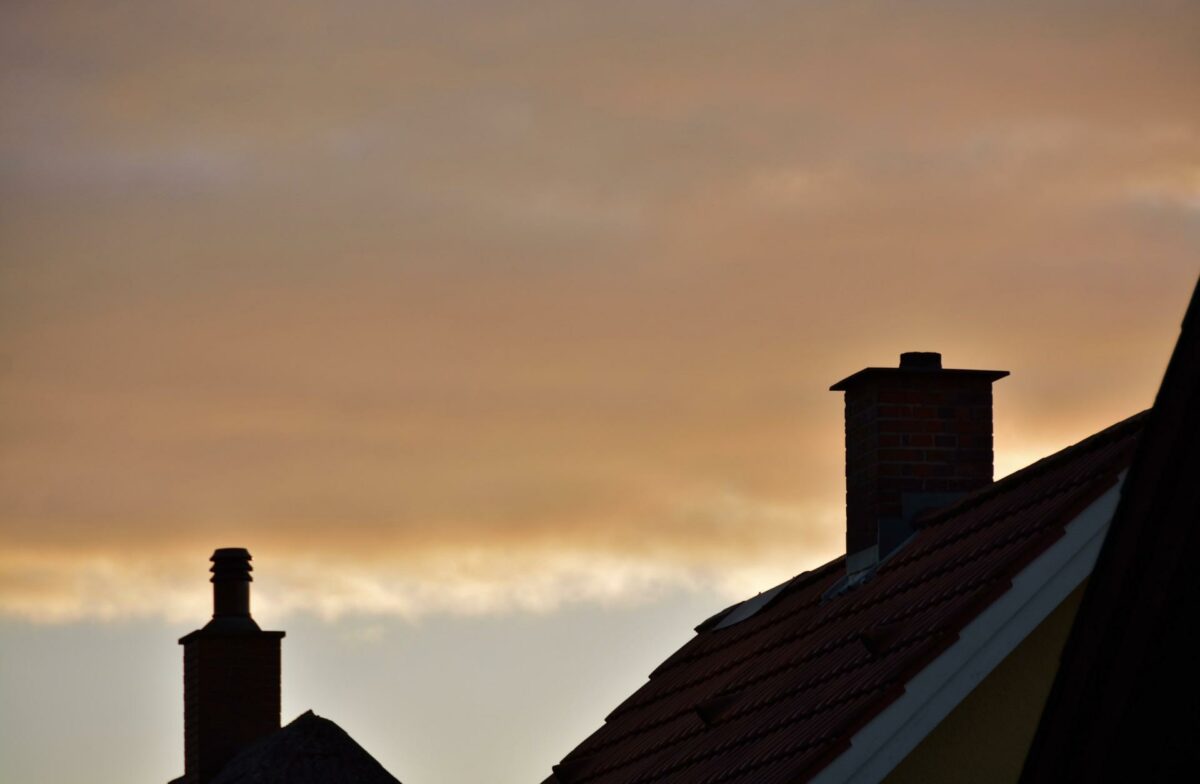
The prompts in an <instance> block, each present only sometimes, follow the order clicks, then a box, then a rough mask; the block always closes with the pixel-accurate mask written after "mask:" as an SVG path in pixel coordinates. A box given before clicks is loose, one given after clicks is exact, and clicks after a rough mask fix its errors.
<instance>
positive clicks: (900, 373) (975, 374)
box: [830, 351, 1008, 575]
mask: <svg viewBox="0 0 1200 784" xmlns="http://www.w3.org/2000/svg"><path fill="white" fill-rule="evenodd" d="M1007 375H1008V371H1007V370H953V369H945V368H943V367H942V355H941V354H938V353H935V352H928V351H910V352H907V353H904V354H901V355H900V367H898V368H875V367H872V368H866V369H865V370H860V371H859V372H857V373H855V374H854V375H852V376H849V377H847V378H844V379H842V380H841V381H839V382H837V383H836V384H834V385H833V386H832V387H830V389H831V390H833V391H836V392H845V394H846V569H847V572H848V573H849V574H850V575H855V574H859V573H864V572H865V571H866V570H868V569H870V568H871V567H873V566H874V565H875V564H876V563H878V562H879V560H880V559H881V558H884V557H886V556H887V555H888V553H890V552H891V551H892V550H894V549H895V548H896V547H898V546H899V545H900V544H902V543H903V542H904V540H905V539H907V538H908V536H909V535H910V534H911V532H912V528H911V523H912V520H913V518H914V517H916V515H917V514H918V513H920V512H921V511H923V510H925V509H929V508H931V507H939V506H945V505H947V504H949V503H951V502H953V501H954V500H956V499H957V498H958V497H959V496H962V495H964V494H965V493H968V492H970V491H971V490H976V489H978V488H980V487H984V486H986V485H989V484H991V482H992V382H994V381H996V380H997V379H1001V378H1004V377H1005V376H1007Z"/></svg>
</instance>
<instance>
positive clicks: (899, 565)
mask: <svg viewBox="0 0 1200 784" xmlns="http://www.w3.org/2000/svg"><path fill="white" fill-rule="evenodd" d="M1143 417H1144V415H1142V414H1139V415H1137V416H1134V417H1131V418H1129V419H1127V420H1124V421H1122V422H1120V423H1118V424H1116V425H1113V426H1112V427H1110V428H1108V429H1106V430H1104V431H1102V432H1100V433H1098V434H1096V435H1094V436H1092V437H1091V438H1089V439H1087V440H1085V441H1082V442H1080V443H1078V444H1076V445H1074V446H1071V447H1068V448H1067V449H1064V450H1063V451H1061V452H1059V453H1057V454H1056V455H1052V456H1051V457H1048V458H1046V459H1044V460H1041V461H1039V462H1037V463H1034V464H1033V465H1031V466H1029V467H1028V468H1026V469H1024V470H1022V471H1019V472H1017V473H1015V474H1012V475H1011V476H1009V477H1006V478H1005V479H1003V480H1001V481H999V482H997V483H995V484H993V485H991V486H989V487H987V488H984V489H983V490H980V491H978V492H976V493H973V494H971V495H969V496H967V497H966V498H964V499H962V500H961V501H960V502H958V503H957V504H955V505H953V506H952V507H949V508H947V509H944V510H941V511H939V512H938V513H936V514H934V515H931V516H928V517H925V518H923V519H921V520H919V521H918V522H917V524H916V527H917V530H916V533H915V534H914V536H913V538H912V539H911V540H910V541H909V542H908V543H907V544H906V545H905V546H904V547H903V548H901V549H900V550H898V551H897V552H896V553H895V554H894V555H893V556H892V557H891V558H889V559H888V560H887V561H885V562H884V563H883V564H881V565H880V567H879V570H878V572H877V573H876V575H875V576H874V577H873V578H872V579H870V580H869V581H867V582H865V583H863V584H861V585H859V586H857V587H855V588H853V589H851V590H849V591H847V592H845V593H843V594H841V595H836V596H832V597H830V598H826V597H825V595H826V594H827V592H829V591H830V589H832V588H834V587H835V585H836V584H837V583H838V581H839V579H840V578H841V577H842V576H843V574H844V566H843V559H842V558H838V559H836V560H834V561H832V562H830V563H828V564H826V565H824V566H822V567H820V568H818V569H815V570H813V571H811V572H805V573H803V574H800V575H798V576H797V577H795V578H793V579H792V580H791V581H790V582H789V583H787V584H786V585H785V586H784V587H783V588H782V590H780V591H778V592H777V593H776V594H775V595H774V596H773V597H771V599H770V601H768V602H767V603H766V604H765V606H763V607H762V608H761V609H759V610H758V611H757V612H756V613H754V614H753V615H751V616H750V617H749V618H747V619H746V620H743V621H741V622H739V623H736V624H733V625H728V626H725V627H724V628H722V627H721V624H720V621H721V620H722V618H723V617H724V616H725V614H727V613H731V612H733V611H734V610H735V609H736V608H737V607H739V606H740V605H734V607H731V608H729V609H728V610H726V611H724V612H723V613H720V614H718V615H716V616H714V617H713V618H710V619H709V620H708V621H706V622H705V623H703V624H701V625H700V626H699V627H697V632H698V634H697V635H696V636H695V637H694V638H693V639H692V640H690V641H689V642H688V643H687V644H686V645H684V646H683V647H682V648H680V649H679V650H678V651H676V652H675V653H674V654H673V655H672V656H671V657H670V658H668V659H667V660H666V661H665V662H663V664H662V665H660V666H659V667H658V668H657V669H656V670H655V671H654V672H653V673H652V674H651V676H650V680H649V681H648V682H647V683H646V684H645V685H644V686H643V687H642V688H641V689H639V690H638V691H637V692H635V693H634V694H633V695H632V696H631V697H629V698H628V699H627V700H625V701H624V702H623V703H621V705H619V706H618V707H617V708H616V710H614V711H613V712H612V713H611V714H609V716H608V717H607V719H606V722H605V724H604V726H602V727H601V728H600V729H599V730H597V731H596V732H595V733H593V734H592V735H591V736H590V737H589V738H587V739H586V740H585V741H584V742H583V743H581V744H580V745H579V746H578V747H577V748H576V749H575V750H574V751H572V752H571V753H570V754H569V755H567V757H566V758H565V759H564V760H563V762H562V763H560V764H559V765H557V766H555V768H554V773H553V774H552V775H551V776H550V777H549V778H548V779H546V782H545V784H633V783H634V782H639V783H641V782H645V783H649V782H687V783H688V784H702V783H708V784H716V782H744V783H746V784H749V783H750V782H754V784H769V783H770V782H776V781H779V782H794V781H797V780H806V779H808V778H810V777H811V776H812V775H814V774H815V773H817V772H818V771H820V769H821V768H823V767H824V766H825V765H827V764H828V763H829V762H830V761H831V760H833V759H834V758H836V757H837V756H838V755H839V754H841V753H842V752H843V751H844V750H845V749H846V748H847V747H848V744H849V740H850V738H851V736H852V735H853V734H854V733H855V732H856V731H857V730H858V729H859V728H861V727H862V726H863V725H865V724H866V723H867V722H868V721H870V720H871V719H872V718H873V717H875V716H876V715H878V714H879V713H880V712H881V711H882V710H883V709H884V708H885V707H887V706H888V705H889V704H891V703H892V702H893V701H894V700H895V699H896V698H897V697H898V696H899V695H901V694H902V693H903V691H904V684H905V683H906V682H907V681H908V680H909V679H910V678H911V677H912V676H913V675H915V674H916V673H917V672H919V671H920V670H921V669H922V668H923V667H924V666H925V665H926V664H928V663H929V662H930V661H932V660H933V659H934V658H936V657H937V656H938V655H939V654H940V653H942V652H943V651H945V650H946V649H947V648H948V647H949V646H950V645H951V644H952V643H953V642H954V641H955V639H956V636H957V634H958V632H959V631H960V630H961V629H962V628H963V627H964V626H965V625H966V624H967V623H968V622H970V621H971V620H972V619H973V618H975V617H976V616H977V615H978V614H979V613H980V612H981V611H982V610H983V609H984V608H986V607H987V606H988V605H990V604H991V603H992V602H993V601H994V600H995V599H997V598H998V597H1000V596H1001V595H1003V594H1004V593H1005V592H1006V591H1007V590H1008V588H1009V586H1010V580H1011V579H1012V578H1013V577H1014V575H1016V574H1017V573H1018V572H1020V571H1021V569H1022V568H1023V567H1024V566H1025V565H1026V564H1028V563H1029V562H1030V561H1032V560H1033V559H1034V558H1035V557H1037V556H1038V555H1039V554H1041V553H1042V552H1044V551H1045V550H1046V549H1047V548H1049V547H1050V546H1051V545H1052V544H1053V543H1054V542H1055V541H1056V540H1058V539H1059V538H1060V537H1062V535H1063V531H1064V526H1066V524H1067V523H1068V522H1070V521H1071V520H1072V519H1074V518H1075V517H1076V516H1077V515H1078V514H1079V512H1081V511H1082V510H1083V509H1084V508H1085V507H1087V506H1088V505H1089V504H1090V503H1091V502H1092V501H1094V500H1095V499H1097V498H1098V497H1099V496H1100V495H1101V494H1103V493H1104V492H1105V491H1106V490H1108V489H1109V488H1111V487H1112V486H1113V485H1114V484H1115V483H1116V481H1117V477H1118V474H1119V473H1120V472H1121V471H1122V470H1123V469H1124V468H1125V467H1126V466H1127V465H1128V463H1129V460H1130V455H1131V453H1132V450H1133V447H1134V445H1135V442H1136V440H1137V437H1138V434H1139V433H1140V430H1141V426H1142V420H1143Z"/></svg>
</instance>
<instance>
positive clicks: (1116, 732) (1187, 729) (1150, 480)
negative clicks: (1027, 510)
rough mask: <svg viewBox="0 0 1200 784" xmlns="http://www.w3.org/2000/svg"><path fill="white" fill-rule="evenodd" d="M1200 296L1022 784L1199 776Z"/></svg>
mask: <svg viewBox="0 0 1200 784" xmlns="http://www.w3.org/2000/svg"><path fill="white" fill-rule="evenodd" d="M1197 442H1200V285H1197V288H1196V291H1195V293H1193V295H1192V301H1191V305H1190V306H1189V308H1188V312H1187V315H1185V316H1184V320H1183V324H1182V328H1181V334H1180V337H1179V341H1178V343H1176V345H1175V351H1174V353H1173V355H1172V357H1171V361H1170V364H1169V365H1168V366H1167V371H1166V374H1165V375H1164V377H1163V382H1162V385H1161V386H1160V387H1159V391H1158V396H1157V398H1156V399H1155V402H1154V408H1153V409H1151V412H1150V416H1149V419H1148V420H1147V422H1146V434H1145V435H1144V436H1143V438H1142V442H1141V444H1140V445H1139V446H1138V451H1137V455H1136V456H1135V458H1134V462H1133V466H1132V467H1131V468H1130V470H1129V477H1128V479H1127V481H1126V482H1125V485H1124V486H1123V488H1122V491H1121V502H1120V505H1119V506H1118V508H1117V511H1116V514H1115V516H1114V518H1113V523H1112V529H1111V530H1110V532H1109V535H1108V538H1107V539H1106V540H1105V543H1104V547H1103V549H1102V550H1101V552H1100V557H1099V560H1098V561H1097V563H1096V568H1095V570H1094V571H1093V572H1092V577H1091V581H1090V583H1089V585H1088V589H1087V592H1086V593H1085V594H1084V598H1083V602H1082V604H1081V605H1080V608H1079V614H1078V616H1077V617H1076V621H1075V624H1074V626H1073V627H1072V629H1071V635H1070V637H1069V638H1068V640H1067V644H1066V647H1065V648H1064V649H1063V653H1062V664H1061V667H1060V668H1059V674H1058V677H1057V678H1056V680H1055V683H1054V688H1053V689H1052V691H1051V693H1050V698H1049V699H1048V700H1047V702H1046V708H1045V710H1044V712H1043V715H1042V721H1041V725H1040V727H1039V729H1038V734H1037V736H1036V737H1035V739H1034V744H1033V747H1032V749H1031V750H1030V754H1029V757H1028V759H1027V761H1026V766H1025V771H1024V774H1023V777H1022V780H1023V781H1026V782H1048V781H1101V780H1105V779H1106V778H1107V777H1111V776H1113V775H1115V774H1114V772H1115V771H1125V770H1137V771H1138V772H1139V774H1140V776H1141V777H1142V778H1143V779H1144V780H1147V781H1151V780H1153V781H1168V780H1184V779H1188V778H1191V777H1193V776H1194V775H1195V770H1196V766H1197V764H1200V749H1198V748H1197V745H1196V727H1197V723H1198V721H1200V719H1198V715H1200V714H1197V705H1200V678H1197V677H1196V664H1195V658H1196V654H1195V642H1194V639H1195V634H1196V621H1197V619H1198V618H1200V580H1198V579H1197V577H1196V558H1197V554H1198V553H1200V449H1197V446H1196V445H1197Z"/></svg>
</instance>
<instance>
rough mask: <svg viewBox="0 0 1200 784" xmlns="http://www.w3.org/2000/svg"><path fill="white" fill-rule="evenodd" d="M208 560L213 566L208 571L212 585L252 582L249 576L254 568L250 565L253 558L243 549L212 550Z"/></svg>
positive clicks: (220, 548)
mask: <svg viewBox="0 0 1200 784" xmlns="http://www.w3.org/2000/svg"><path fill="white" fill-rule="evenodd" d="M208 560H210V561H212V564H213V565H212V566H211V567H209V571H210V572H212V573H213V576H212V581H213V582H214V583H218V582H229V581H236V582H253V581H254V578H253V577H251V576H250V572H252V571H254V567H253V566H251V565H250V561H251V560H253V556H252V555H250V551H249V550H247V549H246V548H245V547H219V548H217V549H216V550H213V554H212V555H211V556H209V559H208Z"/></svg>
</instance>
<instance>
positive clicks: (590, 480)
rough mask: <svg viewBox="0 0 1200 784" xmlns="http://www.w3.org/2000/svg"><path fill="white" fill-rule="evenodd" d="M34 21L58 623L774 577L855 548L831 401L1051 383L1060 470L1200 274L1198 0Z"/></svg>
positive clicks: (597, 595) (14, 507) (2, 297)
mask: <svg viewBox="0 0 1200 784" xmlns="http://www.w3.org/2000/svg"><path fill="white" fill-rule="evenodd" d="M3 14H4V15H5V16H4V21H5V24H2V25H0V36H2V37H0V51H2V52H4V54H3V55H0V57H3V61H2V65H3V67H4V72H5V78H4V80H3V81H2V82H0V99H2V100H3V101H4V103H5V106H6V107H9V109H10V110H9V111H6V112H5V113H4V117H3V119H0V160H3V161H4V163H3V164H2V165H0V199H2V200H3V207H4V209H3V210H0V251H2V253H3V258H4V262H3V263H0V536H2V537H3V539H4V541H5V545H4V546H3V547H4V549H3V560H2V561H0V563H3V567H2V569H0V580H2V582H0V585H2V588H0V607H2V608H3V610H2V611H3V612H6V613H14V614H19V615H22V616H23V617H40V618H60V619H62V618H77V617H121V616H123V615H128V614H137V613H143V612H145V613H150V614H167V615H170V616H171V617H177V616H181V615H183V614H188V615H189V617H191V616H192V615H194V614H195V612H197V608H198V607H199V603H198V601H197V599H196V585H195V580H194V574H195V568H196V566H195V565H196V562H197V559H198V558H199V559H200V560H201V561H202V559H203V557H204V556H206V555H207V553H208V552H209V551H210V550H211V549H212V548H213V547H214V546H218V545H221V544H228V543H231V542H233V543H239V544H240V543H245V544H247V545H250V546H252V547H253V548H254V550H255V552H256V553H258V554H259V557H260V558H261V559H263V563H264V565H265V564H266V563H274V564H277V565H278V566H277V569H278V571H277V573H276V576H277V579H278V583H277V585H279V586H286V589H283V588H280V589H278V590H279V593H278V595H277V596H276V598H273V599H272V598H270V597H271V593H270V590H269V589H268V588H267V586H266V584H265V583H264V586H263V589H264V591H265V593H264V600H267V601H274V602H276V603H277V606H279V607H280V608H284V609H286V610H288V611H291V610H293V609H295V610H300V609H307V610H310V611H313V612H323V613H353V612H363V613H399V614H402V615H409V616H413V615H420V614H421V613H428V612H507V611H516V610H527V611H539V610H542V609H545V608H549V607H554V606H559V605H560V604H562V603H570V602H584V601H586V602H603V601H624V600H631V599H635V598H636V597H638V596H640V595H643V594H645V593H646V592H653V591H655V590H668V589H669V588H668V587H667V586H674V587H675V588H686V587H687V586H688V585H693V584H696V583H698V582H700V581H703V582H705V583H706V584H713V583H721V584H723V585H726V586H729V590H730V591H732V590H733V587H732V586H734V585H735V584H736V586H737V588H738V589H739V590H751V589H753V590H757V589H758V588H759V587H762V586H761V585H759V583H758V582H757V581H761V582H762V583H766V584H769V583H771V582H773V581H777V579H782V576H786V574H789V573H795V572H798V571H800V570H801V569H804V568H807V567H809V566H811V565H813V564H814V563H816V562H819V561H820V560H822V559H825V558H827V557H829V556H830V555H833V554H835V553H836V551H837V549H838V548H837V542H838V541H839V538H840V526H841V523H840V509H841V504H842V497H841V496H842V476H841V471H842V467H841V421H840V417H841V411H840V403H839V401H838V399H837V397H836V396H835V395H832V394H831V393H829V392H827V391H826V390H827V387H828V385H829V383H830V382H832V381H834V380H836V379H837V378H840V377H842V376H844V375H846V374H847V373H849V372H852V371H854V370H855V369H857V368H859V367H862V366H865V365H878V364H880V363H884V362H892V361H894V359H895V355H896V354H897V353H898V352H900V351H903V350H909V349H929V350H941V351H942V352H943V353H944V355H945V357H946V361H947V363H948V364H951V365H958V366H980V367H1000V368H1005V369H1009V370H1011V371H1012V372H1013V375H1012V377H1011V378H1009V379H1006V380H1005V381H1004V382H1002V385H1001V386H1000V387H999V388H998V391H997V449H998V457H997V464H998V465H1001V466H1005V467H1006V468H1014V467H1016V466H1017V464H1018V463H1019V462H1020V461H1021V460H1024V459H1025V457H1027V456H1037V455H1040V454H1044V453H1045V452H1047V451H1050V450H1052V449H1054V448H1057V447H1059V446H1062V445H1065V444H1067V443H1070V442H1072V441H1074V440H1077V439H1078V438H1079V437H1082V436H1084V435H1087V434H1088V433H1089V432H1092V431H1094V430H1096V429H1099V428H1100V427H1103V426H1105V425H1107V424H1109V423H1111V422H1113V421H1116V420H1117V419H1120V418H1122V417H1123V416H1126V415H1128V414H1129V413H1131V412H1132V411H1134V410H1137V409H1140V408H1143V407H1145V406H1146V405H1148V404H1149V403H1150V401H1151V398H1152V395H1153V390H1154V389H1155V387H1156V385H1157V382H1158V378H1159V374H1160V373H1161V369H1162V367H1163V364H1164V362H1165V360H1166V357H1167V355H1168V353H1169V351H1170V346H1171V343H1172V342H1173V340H1174V335H1175V332H1176V330H1177V326H1178V318H1179V314H1180V313H1181V312H1182V308H1183V305H1184V300H1185V297H1186V292H1187V291H1188V290H1189V289H1190V286H1191V285H1192V283H1193V282H1194V279H1195V275H1196V263H1195V259H1196V252H1197V250H1198V247H1197V235H1196V209H1195V207H1196V187H1195V186H1196V182H1195V172H1196V167H1197V165H1198V162H1200V115H1198V113H1197V109H1196V107H1197V106H1200V95H1197V91H1198V89H1200V88H1198V87H1197V85H1200V79H1197V78H1196V77H1197V76H1198V75H1200V54H1198V53H1197V49H1196V47H1195V38H1196V36H1195V31H1196V27H1197V17H1196V14H1195V13H1194V12H1193V11H1192V9H1190V8H1184V7H1182V6H1179V5H1178V4H1173V3H1161V4H1160V3H1149V4H1142V5H1140V6H1139V9H1138V12H1137V13H1132V12H1130V11H1129V10H1128V9H1125V8H1122V7H1121V6H1119V5H1117V4H1102V5H1098V6H1091V7H1089V12H1088V13H1087V14H1080V13H1078V12H1077V9H1076V8H1075V7H1074V6H1073V5H1072V4H1070V3H1038V4H1033V3H1029V4H1016V5H1012V4H1004V5H1001V4H995V5H989V4H983V5H981V4H961V3H954V2H946V3H934V4H929V5H925V6H922V7H921V8H920V9H905V10H904V12H903V13H900V12H897V11H896V10H894V9H891V8H890V7H888V6H886V5H885V4H873V3H863V4H836V5H833V4H822V3H816V4H803V5H801V4H794V3H764V4H757V5H755V6H753V7H751V6H743V5H736V4H728V3H700V4H696V3H689V4H687V5H686V6H684V5H682V4H679V3H674V2H662V3H632V4H624V5H621V4H618V5H613V4H606V5H604V6H595V7H586V8H584V7H566V6H561V5H557V4H555V5H545V4H538V3H488V4H476V5H472V4H453V5H440V6H426V5H423V4H386V5H379V4H369V3H364V4H345V5H342V6H337V7H334V6H327V5H324V4H320V3H302V4H299V5H297V4H294V3H289V4H286V6H285V5H283V4H275V3H266V4H255V6H254V7H252V8H251V7H246V6H244V5H241V6H239V5H236V4H221V3H217V4H211V5H208V6H206V7H205V8H203V9H188V10H186V11H184V10H180V9H177V8H172V7H163V6H161V5H160V4H148V3H139V2H130V3H127V4H122V5H120V6H119V7H114V8H113V9H110V10H106V11H104V12H103V13H101V12H99V11H97V10H96V9H94V8H92V7H91V6H89V5H87V4H71V3H66V4H54V5H53V6H49V5H45V4H42V5H28V6H22V7H13V8H6V9H5V10H4V12H3ZM1016 456H1019V457H1016ZM779 553H782V554H784V555H783V556H779V557H778V558H777V557H776V555H777V554H779ZM317 556H328V557H330V558H332V559H334V560H336V561H337V563H338V564H339V566H340V567H341V573H342V574H344V575H348V576H349V575H353V578H352V579H351V577H348V576H347V577H335V576H331V575H323V576H321V577H319V578H315V577H311V576H308V577H307V578H306V579H302V578H303V577H304V576H305V575H307V574H308V573H307V572H306V571H305V570H306V569H308V568H309V566H313V568H315V565H314V564H315V563H317V561H318V559H317ZM185 574H186V575H187V577H186V578H184V577H180V575H185ZM306 580H307V581H306ZM670 589H673V588H670ZM622 597H623V598H622ZM200 603H202V602H200Z"/></svg>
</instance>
